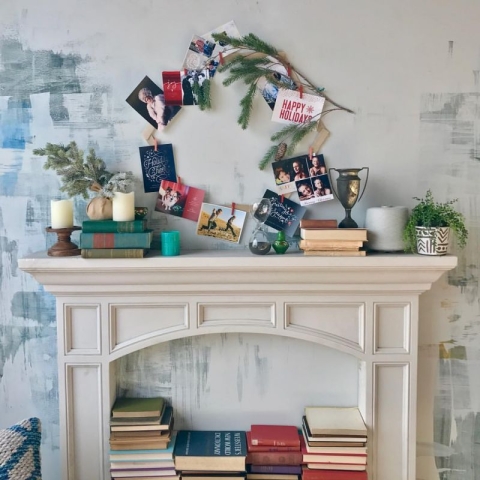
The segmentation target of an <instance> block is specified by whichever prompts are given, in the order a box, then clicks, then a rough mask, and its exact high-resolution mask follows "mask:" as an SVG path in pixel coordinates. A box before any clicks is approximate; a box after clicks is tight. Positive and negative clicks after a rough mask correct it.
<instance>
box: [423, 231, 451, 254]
mask: <svg viewBox="0 0 480 480" xmlns="http://www.w3.org/2000/svg"><path fill="white" fill-rule="evenodd" d="M415 230H416V233H417V253H419V254H421V255H446V254H447V250H448V243H449V234H450V228H448V227H437V228H429V227H415Z"/></svg>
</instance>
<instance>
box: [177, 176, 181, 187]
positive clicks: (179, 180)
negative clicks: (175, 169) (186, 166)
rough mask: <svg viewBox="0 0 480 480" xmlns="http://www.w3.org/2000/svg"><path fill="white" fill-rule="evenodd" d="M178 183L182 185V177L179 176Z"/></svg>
mask: <svg viewBox="0 0 480 480" xmlns="http://www.w3.org/2000/svg"><path fill="white" fill-rule="evenodd" d="M177 183H178V184H179V185H181V184H182V177H180V176H179V175H177Z"/></svg>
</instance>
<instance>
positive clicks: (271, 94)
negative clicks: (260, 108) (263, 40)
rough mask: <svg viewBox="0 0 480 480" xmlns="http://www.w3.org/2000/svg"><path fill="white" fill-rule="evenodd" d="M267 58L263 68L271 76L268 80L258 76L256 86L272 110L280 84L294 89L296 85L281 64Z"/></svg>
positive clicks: (265, 77)
mask: <svg viewBox="0 0 480 480" xmlns="http://www.w3.org/2000/svg"><path fill="white" fill-rule="evenodd" d="M267 58H268V60H269V62H270V63H267V64H266V65H265V69H266V71H267V72H269V73H270V74H271V77H270V80H269V79H268V77H267V76H263V77H262V78H260V79H259V80H258V82H257V88H258V89H259V90H260V93H261V94H262V97H263V98H264V100H265V101H266V102H267V104H268V106H269V107H270V108H271V109H272V110H274V108H275V105H276V101H277V96H278V93H279V91H280V89H281V86H286V87H287V88H288V89H290V88H292V89H296V88H297V86H296V84H295V82H294V81H293V80H292V79H291V78H290V77H289V75H288V72H287V69H286V68H285V67H284V66H283V65H282V64H280V63H278V62H277V61H276V60H275V59H274V58H272V57H267Z"/></svg>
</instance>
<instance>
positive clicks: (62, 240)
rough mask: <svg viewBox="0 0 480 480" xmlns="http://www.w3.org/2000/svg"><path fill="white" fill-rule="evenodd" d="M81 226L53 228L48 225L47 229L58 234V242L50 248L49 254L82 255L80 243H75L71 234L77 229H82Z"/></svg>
mask: <svg viewBox="0 0 480 480" xmlns="http://www.w3.org/2000/svg"><path fill="white" fill-rule="evenodd" d="M81 229H82V228H81V227H68V228H52V227H47V228H46V229H45V230H46V231H47V232H49V233H52V232H53V233H56V234H57V239H58V241H57V243H56V244H55V245H53V246H52V247H50V248H49V249H48V252H47V253H48V255H49V256H50V257H73V256H75V255H80V253H81V250H80V249H79V248H78V245H75V244H74V243H73V242H72V241H71V240H70V236H71V235H72V232H74V231H75V230H81Z"/></svg>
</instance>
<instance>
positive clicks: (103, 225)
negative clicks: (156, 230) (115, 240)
mask: <svg viewBox="0 0 480 480" xmlns="http://www.w3.org/2000/svg"><path fill="white" fill-rule="evenodd" d="M146 229H147V221H146V220H132V221H131V222H116V221H115V220H84V221H83V223H82V233H97V232H98V233H117V232H118V233H135V232H144V231H145V230H146Z"/></svg>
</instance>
